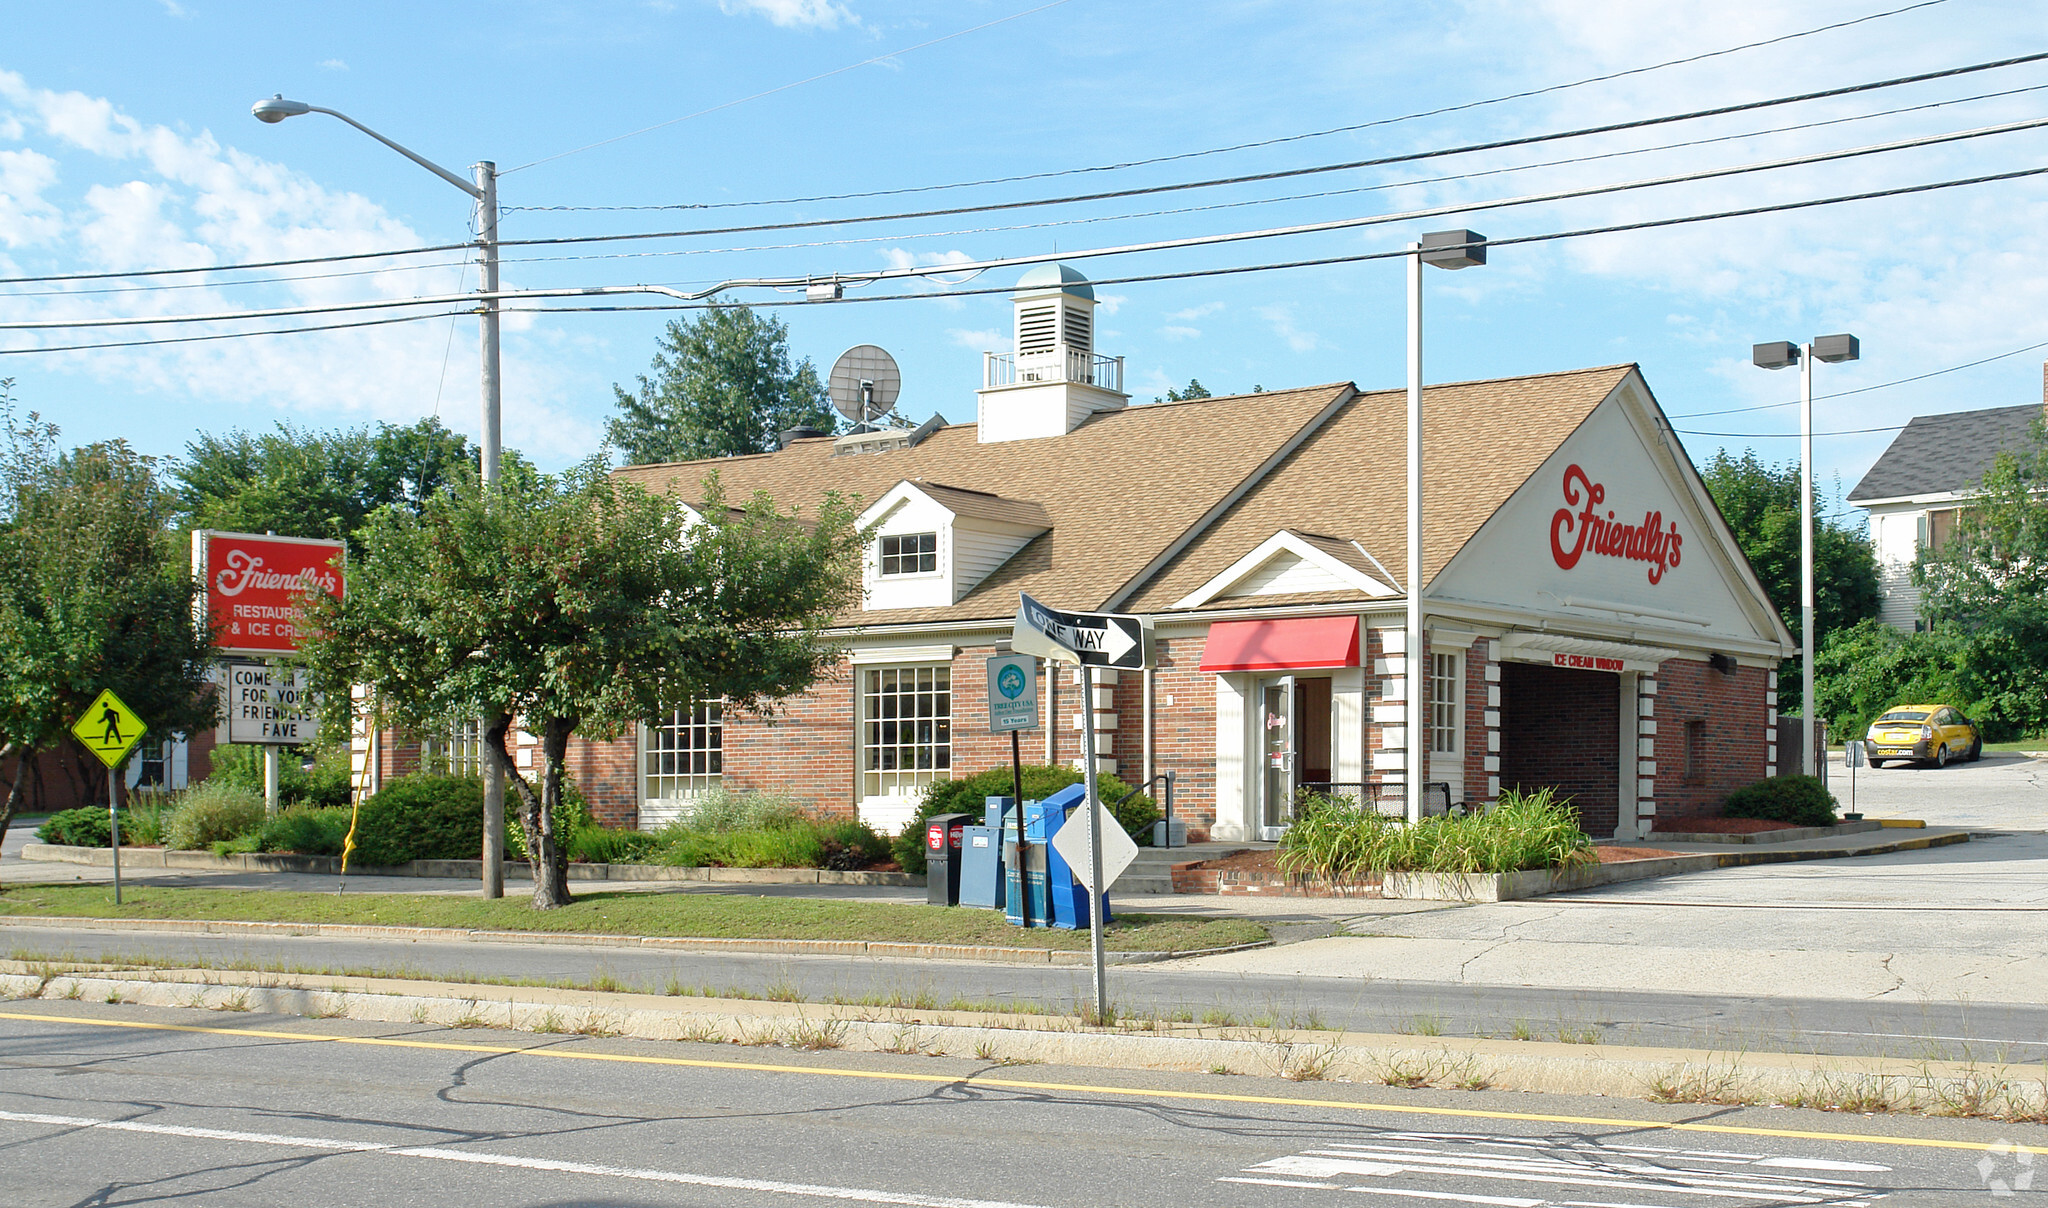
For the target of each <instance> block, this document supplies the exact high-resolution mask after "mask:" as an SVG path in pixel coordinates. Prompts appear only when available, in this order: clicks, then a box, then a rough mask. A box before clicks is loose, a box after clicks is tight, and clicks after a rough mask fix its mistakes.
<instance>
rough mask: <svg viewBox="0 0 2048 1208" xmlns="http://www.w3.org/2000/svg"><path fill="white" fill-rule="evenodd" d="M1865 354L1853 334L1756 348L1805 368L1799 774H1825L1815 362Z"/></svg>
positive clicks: (1765, 357)
mask: <svg viewBox="0 0 2048 1208" xmlns="http://www.w3.org/2000/svg"><path fill="white" fill-rule="evenodd" d="M1862 355H1863V347H1862V344H1861V343H1860V342H1859V341H1858V340H1857V339H1856V337H1855V336H1852V335H1833V336H1815V337H1813V339H1812V340H1811V341H1809V342H1808V343H1807V345H1806V346H1805V347H1804V348H1801V347H1800V346H1799V345H1797V344H1794V343H1792V342H1791V341H1790V340H1774V341H1772V342H1770V343H1768V344H1756V345H1752V346H1751V348H1750V350H1749V356H1750V361H1751V362H1752V363H1753V364H1755V365H1756V366H1757V367H1758V368H1759V369H1784V368H1786V367H1787V366H1790V365H1797V366H1799V679H1800V685H1799V690H1800V706H1799V716H1800V721H1801V722H1802V723H1803V724H1804V726H1805V728H1806V738H1805V740H1804V741H1802V742H1801V743H1800V744H1799V771H1800V773H1801V774H1802V775H1806V776H1816V775H1819V769H1820V758H1819V752H1818V751H1817V749H1816V748H1817V747H1818V746H1819V744H1820V729H1819V727H1818V725H1817V724H1816V718H1817V715H1816V713H1815V709H1816V702H1815V700H1814V695H1813V363H1814V362H1815V361H1827V362H1828V363H1830V364H1834V363H1837V362H1841V361H1854V360H1857V359H1859V358H1860V357H1861V356H1862Z"/></svg>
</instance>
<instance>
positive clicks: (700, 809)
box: [671, 785, 810, 831]
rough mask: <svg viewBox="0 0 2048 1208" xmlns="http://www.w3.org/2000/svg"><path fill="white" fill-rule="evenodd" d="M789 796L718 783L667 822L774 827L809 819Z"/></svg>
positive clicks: (710, 827) (701, 827) (709, 827)
mask: <svg viewBox="0 0 2048 1208" xmlns="http://www.w3.org/2000/svg"><path fill="white" fill-rule="evenodd" d="M809 818H810V815H809V814H807V813H805V812H804V807H803V805H802V804H801V803H799V802H798V801H797V800H796V799H795V798H793V797H785V796H783V795H782V794H781V793H761V792H734V791H733V790H732V789H729V788H726V787H725V786H724V785H720V786H718V787H717V788H715V789H712V790H710V791H709V792H707V793H705V794H703V795H702V796H700V797H698V798H697V799H696V800H694V801H692V802H691V803H690V806H689V809H688V810H687V811H686V812H685V813H684V814H683V816H682V817H681V818H680V819H678V820H677V822H676V823H672V824H671V825H680V826H682V827H685V828H687V829H689V830H696V831H741V830H777V829H780V828H782V827H787V826H794V825H796V824H797V823H800V822H804V821H807V820H809Z"/></svg>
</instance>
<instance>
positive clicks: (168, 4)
mask: <svg viewBox="0 0 2048 1208" xmlns="http://www.w3.org/2000/svg"><path fill="white" fill-rule="evenodd" d="M156 2H157V3H158V4H161V5H163V9H164V12H165V13H167V14H169V15H170V16H173V17H179V18H184V17H190V16H191V15H192V13H191V11H190V10H188V9H187V8H186V7H185V6H184V5H182V4H180V3H178V0H156Z"/></svg>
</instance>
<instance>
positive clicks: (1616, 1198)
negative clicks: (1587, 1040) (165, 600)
mask: <svg viewBox="0 0 2048 1208" xmlns="http://www.w3.org/2000/svg"><path fill="white" fill-rule="evenodd" d="M27 1005H32V1007H33V1010H21V1011H9V1012H5V1013H4V1014H0V1067H4V1068H5V1069H6V1071H7V1074H6V1077H5V1079H4V1081H0V1188H5V1196H6V1202H7V1203H8V1204H10V1205H14V1206H16V1208H46V1206H56V1205H88V1204H90V1205H122V1204H147V1203H158V1204H161V1203H173V1202H188V1203H196V1204H206V1205H209V1206H215V1205H218V1206H221V1208H239V1206H243V1205H247V1206H251V1208H255V1206H263V1208H270V1206H274V1205H277V1204H291V1205H294V1208H328V1206H330V1205H336V1206H338V1205H362V1204H376V1205H389V1206H402V1205H430V1206H432V1208H443V1206H444V1205H447V1204H450V1203H488V1204H492V1205H495V1206H501V1208H566V1206H568V1205H592V1206H598V1205H602V1206H607V1208H610V1206H616V1208H628V1206H640V1205H720V1206H724V1208H757V1206H758V1208H767V1206H770V1205H791V1204H804V1203H818V1202H822V1201H838V1202H842V1203H855V1204H892V1205H900V1204H908V1205H918V1206H921V1208H1008V1206H1012V1205H1017V1206H1044V1208H1066V1206H1069V1205H1072V1206H1075V1208H1080V1206H1084V1205H1085V1206H1088V1208H1098V1206H1109V1208H1116V1206H1129V1208H1153V1206H1155V1205H1156V1206H1159V1208H1167V1206H1169V1205H1171V1206H1172V1208H1210V1206H1212V1205H1213V1206H1218V1208H1221V1206H1225V1205H1228V1206H1231V1208H1265V1206H1266V1205H1276V1206H1279V1205H1286V1206H1293V1205H1299V1204H1302V1203H1316V1202H1323V1201H1321V1196H1322V1195H1323V1194H1327V1193H1330V1192H1345V1193H1348V1194H1362V1195H1366V1196H1369V1197H1371V1199H1372V1200H1384V1201H1399V1202H1409V1203H1450V1204H1486V1205H1512V1206H1516V1208H1544V1206H1547V1205H1558V1206H1560V1208H1562V1206H1564V1205H1606V1206H1620V1205H1628V1206H1632V1208H1690V1206H1694V1205H1723V1206H1733V1208H1742V1206H1746V1205H1778V1204H1786V1205H1790V1204H1801V1205H1805V1204H1840V1205H1868V1204H1873V1203H1897V1204H1902V1205H1950V1204H1966V1203H1967V1204H1976V1203H1981V1202H1982V1201H1983V1200H1984V1198H1985V1197H1986V1196H1987V1194H1989V1193H1990V1192H1992V1191H1994V1190H1996V1189H1997V1188H1996V1187H1994V1182H1995V1183H1996V1184H1997V1187H2002V1188H2012V1187H2014V1186H2015V1185H2016V1184H2018V1183H2019V1182H2020V1181H2021V1180H2027V1181H2029V1182H2030V1181H2031V1175H2032V1173H2033V1170H2034V1167H2033V1165H2032V1163H2033V1161H2034V1160H2035V1158H2034V1154H2033V1153H2031V1152H2028V1153H2025V1154H2023V1155H2022V1154H2019V1153H2017V1152H2016V1151H2015V1150H2014V1146H2015V1145H2016V1144H2017V1145H2022V1146H2032V1147H2048V1129H2044V1128H2041V1127H2039V1126H2031V1125H2013V1124H1999V1123H1991V1122H1983V1121H1967V1120H1953V1119H1924V1118H1915V1117H1875V1118H1864V1117H1858V1116H1845V1115H1827V1114H1821V1113H1814V1112H1801V1111H1794V1110H1786V1109H1737V1108H1723V1107H1714V1108H1700V1107H1686V1106H1668V1107H1659V1106H1656V1105H1650V1104H1642V1103H1634V1102H1627V1101H1619V1100H1612V1099H1597V1098H1593V1099H1589V1098H1576V1097H1568V1096H1550V1095H1535V1094H1504V1093H1498V1092H1484V1091H1480V1092H1443V1091H1413V1092H1410V1091H1398V1090H1392V1089H1389V1088H1385V1087H1379V1086H1365V1085H1357V1084H1338V1083H1327V1082H1325V1083H1289V1082H1281V1081H1272V1080H1265V1079H1258V1078H1252V1077H1219V1076H1205V1075H1177V1074H1156V1073H1149V1074H1141V1073H1130V1072H1124V1071H1100V1070H1078V1069H1066V1068H1060V1067H1052V1066H1031V1067H1021V1068H1009V1069H1002V1068H994V1069H991V1068H987V1067H985V1066H984V1065H981V1064H978V1063H975V1062H972V1061H967V1060H962V1059H959V1058H943V1057H942V1058H932V1057H889V1056H885V1055H871V1054H860V1055H851V1054H844V1053H837V1052H818V1053H802V1052H792V1051H786V1050H744V1051H735V1050H733V1049H731V1048H729V1047H722V1046H721V1047H707V1046H697V1045H690V1044H656V1043H642V1042H629V1041H623V1040H616V1039H615V1040H592V1039H587V1038H563V1037H537V1036H530V1035H524V1034H514V1033H498V1032H488V1031H476V1030H465V1031H444V1030H436V1029H426V1028H418V1027H409V1028H399V1027H393V1026H390V1025H370V1024H364V1023H352V1022H350V1021H346V1020H325V1021H309V1020H299V1019H279V1018H269V1017H262V1016H248V1015H242V1016H233V1017H229V1018H222V1019H219V1020H218V1021H215V1020H212V1019H208V1020H206V1021H204V1022H202V1023H199V1024H197V1025H194V1023H193V1016H192V1014H191V1013H190V1012H181V1011H170V1010H165V1011H152V1010H148V1009H142V1008H135V1007H110V1006H104V1005H99V1004H91V1003H71V1002H60V1003H35V1004H27ZM24 1016H27V1017H26V1018H24ZM137 1024H143V1025H148V1024H168V1025H171V1026H172V1027H174V1028H176V1030H149V1029H147V1028H138V1027H136V1026H134V1025H137ZM108 1025H115V1026H108ZM233 1032H241V1033H243V1034H239V1035H237V1034H232V1033H233ZM250 1033H255V1034H250ZM1674 1125H1676V1126H1677V1127H1674ZM2044 1164H2048V1163H2044ZM1336 1202H1358V1201H1353V1200H1345V1201H1336Z"/></svg>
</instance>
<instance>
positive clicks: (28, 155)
mask: <svg viewBox="0 0 2048 1208" xmlns="http://www.w3.org/2000/svg"><path fill="white" fill-rule="evenodd" d="M56 183H57V161H56V160H54V159H51V158H50V157H49V156H47V155H41V154H38V153H37V152H34V151H0V243H4V244H6V245H7V246H8V247H21V246H23V245H24V244H32V243H40V242H42V241H44V240H48V239H53V238H55V237H56V235H57V233H58V232H59V231H61V230H62V229H63V226H64V223H63V219H62V218H61V217H60V216H59V214H58V212H57V207H56V206H54V205H52V204H50V202H49V201H47V200H46V199H44V197H43V193H44V192H45V191H46V190H48V189H50V188H51V187H53V186H55V185H56Z"/></svg>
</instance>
